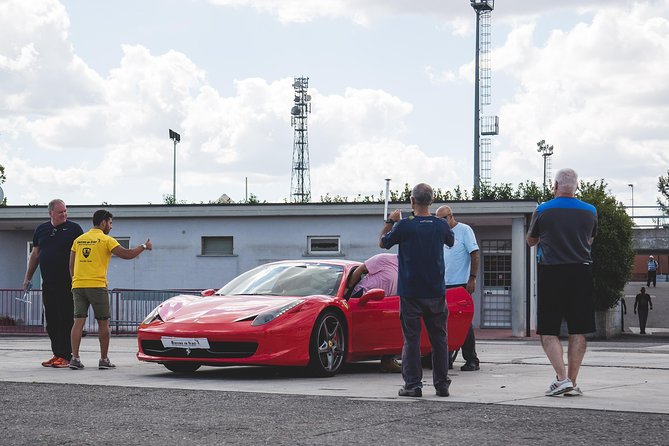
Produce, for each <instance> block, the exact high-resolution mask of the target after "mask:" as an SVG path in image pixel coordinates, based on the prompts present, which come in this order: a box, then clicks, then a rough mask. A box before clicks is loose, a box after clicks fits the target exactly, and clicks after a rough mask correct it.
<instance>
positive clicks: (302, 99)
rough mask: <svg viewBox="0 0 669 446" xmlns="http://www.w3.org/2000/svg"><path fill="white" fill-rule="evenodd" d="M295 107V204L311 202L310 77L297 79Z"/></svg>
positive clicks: (292, 185) (292, 122) (292, 182)
mask: <svg viewBox="0 0 669 446" xmlns="http://www.w3.org/2000/svg"><path fill="white" fill-rule="evenodd" d="M293 88H294V89H295V105H293V108H291V110H290V114H291V118H290V125H291V126H292V127H293V128H294V129H295V131H294V137H293V171H292V174H291V177H290V196H291V201H292V202H294V203H308V202H309V201H310V200H311V176H310V174H309V134H308V131H307V115H308V114H309V113H311V96H310V95H309V94H307V89H308V88H309V78H308V77H296V78H295V79H294V82H293Z"/></svg>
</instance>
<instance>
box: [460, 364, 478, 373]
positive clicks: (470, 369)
mask: <svg viewBox="0 0 669 446" xmlns="http://www.w3.org/2000/svg"><path fill="white" fill-rule="evenodd" d="M480 369H481V367H479V365H478V363H476V362H467V363H465V365H463V366H462V367H460V370H462V371H463V372H475V371H476V370H480Z"/></svg>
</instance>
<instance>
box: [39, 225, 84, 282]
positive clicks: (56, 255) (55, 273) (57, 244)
mask: <svg viewBox="0 0 669 446" xmlns="http://www.w3.org/2000/svg"><path fill="white" fill-rule="evenodd" d="M83 232H84V231H83V230H82V229H81V226H79V225H78V224H76V223H74V222H72V221H65V223H63V224H62V225H58V226H53V225H52V224H51V222H50V221H47V222H46V223H42V224H41V225H39V226H38V227H37V229H35V233H34V235H33V246H34V247H37V248H39V266H40V273H41V275H42V280H43V281H44V282H47V283H70V279H71V278H70V268H69V262H70V247H71V246H72V242H73V241H74V239H76V238H77V237H79V236H80V235H81V234H83Z"/></svg>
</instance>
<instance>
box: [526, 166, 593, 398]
mask: <svg viewBox="0 0 669 446" xmlns="http://www.w3.org/2000/svg"><path fill="white" fill-rule="evenodd" d="M577 186H578V176H577V175H576V172H574V170H572V169H561V170H560V171H558V173H557V174H556V175H555V183H554V186H553V193H554V194H555V198H554V199H552V200H550V201H547V202H546V203H542V204H541V205H540V206H539V207H537V209H536V210H535V211H534V214H533V215H532V221H531V222H530V227H529V229H528V231H527V243H528V245H530V246H535V245H537V244H538V245H539V253H540V254H539V281H538V290H537V333H538V334H539V335H541V345H542V346H543V348H544V352H545V353H546V356H547V357H548V359H549V361H550V363H551V365H552V366H553V369H554V370H555V374H556V375H557V376H556V379H555V381H553V382H552V383H551V385H550V387H549V388H548V390H547V391H546V395H547V396H558V395H562V394H565V395H569V396H580V395H582V394H583V392H581V389H580V388H579V387H578V386H577V385H576V378H577V377H578V371H579V369H580V367H581V363H582V362H583V357H584V356H585V349H586V341H585V334H586V333H592V332H594V331H595V307H594V300H593V296H592V289H593V284H592V256H591V249H592V241H593V239H594V237H595V235H596V233H597V209H595V207H594V206H592V205H591V204H588V203H585V202H583V201H581V200H578V199H577V198H576V197H575V193H576V187H577ZM563 319H565V320H566V321H567V326H568V328H569V347H568V351H567V357H568V363H569V368H568V370H566V368H565V363H564V352H563V349H562V344H561V343H560V339H559V338H558V336H559V335H560V325H561V324H562V320H563Z"/></svg>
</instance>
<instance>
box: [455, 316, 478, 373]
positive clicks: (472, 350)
mask: <svg viewBox="0 0 669 446" xmlns="http://www.w3.org/2000/svg"><path fill="white" fill-rule="evenodd" d="M460 350H462V358H463V359H464V360H465V362H468V363H471V364H476V365H478V363H479V357H478V356H477V355H476V338H475V337H474V327H473V326H471V325H470V326H469V331H468V332H467V337H466V338H465V343H464V344H462V347H461V348H460Z"/></svg>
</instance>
